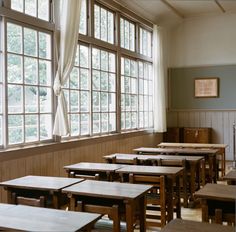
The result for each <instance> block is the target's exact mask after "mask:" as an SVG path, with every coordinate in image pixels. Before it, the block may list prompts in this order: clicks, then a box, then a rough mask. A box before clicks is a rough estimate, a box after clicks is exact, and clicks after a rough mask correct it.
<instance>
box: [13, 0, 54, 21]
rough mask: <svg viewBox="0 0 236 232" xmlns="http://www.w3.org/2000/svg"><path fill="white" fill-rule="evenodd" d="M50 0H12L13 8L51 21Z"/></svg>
mask: <svg viewBox="0 0 236 232" xmlns="http://www.w3.org/2000/svg"><path fill="white" fill-rule="evenodd" d="M49 6H50V5H49V0H11V9H13V10H16V11H19V12H22V13H25V14H27V15H30V16H33V17H36V18H39V19H42V20H46V21H49V17H50V14H49V13H50V7H49Z"/></svg>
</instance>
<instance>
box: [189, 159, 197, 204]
mask: <svg viewBox="0 0 236 232" xmlns="http://www.w3.org/2000/svg"><path fill="white" fill-rule="evenodd" d="M195 174H196V166H195V164H193V163H192V165H191V166H190V199H189V201H190V202H193V201H194V198H193V194H194V193H195Z"/></svg>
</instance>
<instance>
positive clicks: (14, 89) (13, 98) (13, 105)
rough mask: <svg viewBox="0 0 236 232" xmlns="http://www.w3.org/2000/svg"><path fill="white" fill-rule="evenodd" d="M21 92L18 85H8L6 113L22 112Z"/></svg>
mask: <svg viewBox="0 0 236 232" xmlns="http://www.w3.org/2000/svg"><path fill="white" fill-rule="evenodd" d="M22 96H23V91H22V87H21V86H18V85H8V112H9V113H22V112H23V97H22Z"/></svg>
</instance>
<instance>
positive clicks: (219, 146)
mask: <svg viewBox="0 0 236 232" xmlns="http://www.w3.org/2000/svg"><path fill="white" fill-rule="evenodd" d="M158 147H163V148H164V147H169V148H171V147H181V148H200V149H201V148H211V149H218V150H219V153H218V155H220V156H221V158H220V160H221V168H220V169H219V170H221V176H224V175H225V149H226V147H228V145H227V144H211V143H160V144H158Z"/></svg>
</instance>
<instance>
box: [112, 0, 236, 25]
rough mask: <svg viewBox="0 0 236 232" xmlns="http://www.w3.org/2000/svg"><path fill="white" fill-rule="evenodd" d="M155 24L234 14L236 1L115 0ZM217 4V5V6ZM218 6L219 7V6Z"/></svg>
mask: <svg viewBox="0 0 236 232" xmlns="http://www.w3.org/2000/svg"><path fill="white" fill-rule="evenodd" d="M116 1H117V2H119V3H121V4H122V5H123V6H125V7H127V8H128V9H130V10H132V11H134V12H135V13H137V14H138V15H140V16H142V17H144V18H146V19H148V20H149V21H151V22H153V23H156V24H159V25H160V24H168V23H173V22H178V21H181V20H183V19H186V18H190V17H196V16H201V15H206V14H227V13H236V0H116ZM217 3H218V4H217ZM219 5H220V6H219Z"/></svg>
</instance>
